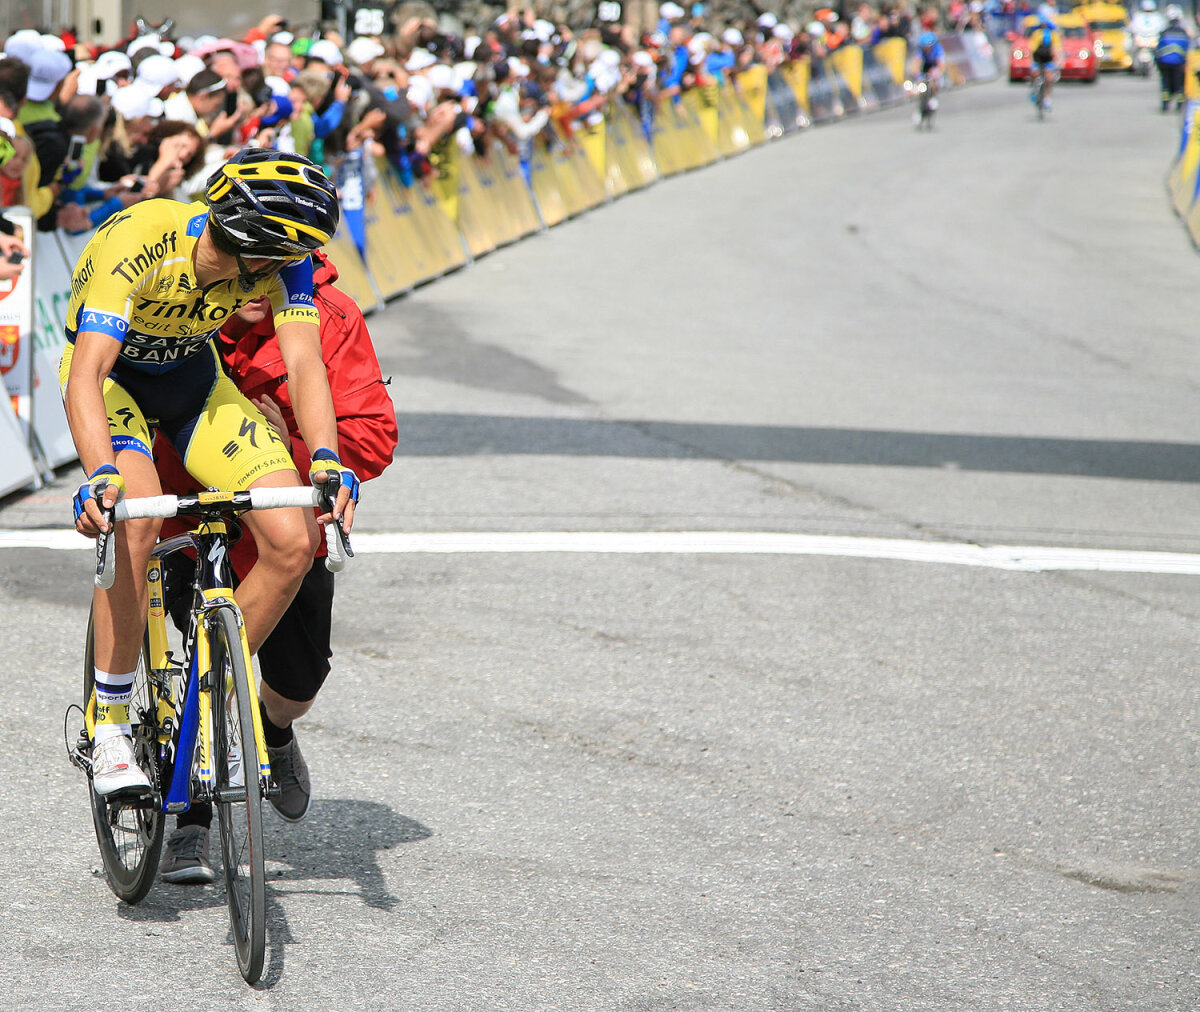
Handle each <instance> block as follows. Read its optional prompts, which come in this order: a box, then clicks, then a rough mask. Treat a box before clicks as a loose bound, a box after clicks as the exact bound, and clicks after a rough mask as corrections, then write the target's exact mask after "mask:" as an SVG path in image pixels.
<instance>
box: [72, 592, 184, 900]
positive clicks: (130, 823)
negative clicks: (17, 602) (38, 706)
mask: <svg viewBox="0 0 1200 1012" xmlns="http://www.w3.org/2000/svg"><path fill="white" fill-rule="evenodd" d="M149 656H150V655H149V647H148V645H147V644H146V643H145V641H143V643H142V653H141V656H140V657H139V658H138V667H137V673H136V674H135V675H134V679H133V699H132V701H131V702H130V704H129V718H130V725H131V727H132V729H133V750H134V754H135V755H136V756H137V758H138V765H140V766H141V767H142V769H143V770H145V771H146V775H147V776H148V777H149V778H150V786H151V788H152V789H153V793H154V803H152V804H146V805H145V806H144V807H127V806H120V805H117V806H110V805H109V803H108V802H107V801H106V800H105V799H104V798H102V797H101V796H100V795H99V794H97V793H96V792H95V791H94V790H92V782H91V779H90V778H89V779H88V795H89V796H90V798H91V808H92V824H93V825H94V826H95V829H96V842H97V843H98V844H99V846H100V860H101V862H102V863H103V864H104V877H105V879H107V881H108V885H109V888H110V889H112V891H113V892H114V893H116V895H117V896H119V897H120V898H121V899H123V900H124V901H125V902H126V903H137V902H139V901H140V900H142V899H144V898H145V896H146V893H148V892H149V891H150V887H151V886H152V885H153V884H154V875H155V873H156V872H157V871H158V859H159V855H160V854H161V852H162V842H163V826H164V824H165V819H164V817H163V813H162V810H161V807H160V805H159V803H158V798H159V797H160V783H159V770H158V765H157V763H156V761H155V751H156V750H155V741H156V738H157V726H156V723H155V721H156V719H157V710H158V704H157V701H156V700H155V698H154V692H153V691H152V689H151V686H150V679H149V678H148V677H147V671H148V670H149ZM95 685H96V668H95V657H94V631H93V625H92V616H91V615H88V627H87V639H86V641H85V645H84V651H83V706H84V710H85V711H86V710H87V708H88V705H89V703H90V701H91V698H92V692H93V690H94V688H95Z"/></svg>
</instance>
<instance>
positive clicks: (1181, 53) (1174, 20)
mask: <svg viewBox="0 0 1200 1012" xmlns="http://www.w3.org/2000/svg"><path fill="white" fill-rule="evenodd" d="M1191 45H1192V40H1191V38H1190V36H1189V35H1188V33H1187V29H1186V28H1184V27H1183V11H1182V10H1181V9H1180V8H1179V7H1178V6H1177V5H1176V4H1171V6H1169V7H1168V8H1167V27H1166V28H1164V29H1163V30H1162V33H1161V34H1160V35H1159V36H1158V46H1157V47H1155V50H1154V62H1155V64H1156V65H1157V66H1158V76H1159V79H1160V80H1161V81H1162V111H1163V112H1166V111H1167V110H1168V109H1170V108H1171V103H1172V102H1174V103H1175V108H1176V109H1182V108H1183V86H1184V75H1185V74H1186V72H1187V58H1188V50H1189V49H1190V48H1191Z"/></svg>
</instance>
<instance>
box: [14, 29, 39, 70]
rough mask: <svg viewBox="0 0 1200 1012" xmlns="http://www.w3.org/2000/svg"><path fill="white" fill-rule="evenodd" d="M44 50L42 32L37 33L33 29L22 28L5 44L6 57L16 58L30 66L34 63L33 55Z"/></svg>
mask: <svg viewBox="0 0 1200 1012" xmlns="http://www.w3.org/2000/svg"><path fill="white" fill-rule="evenodd" d="M44 48H45V45H44V43H43V42H42V33H41V32H35V31H34V30H33V29H32V28H22V29H21V30H20V31H19V32H13V33H12V35H10V36H9V37H8V41H7V42H5V43H4V55H5V56H15V57H16V58H17V59H18V60H20V61H21V62H22V63H24V64H26V65H28V64H30V63H32V62H33V54H34V53H38V52H41V51H42V49H44Z"/></svg>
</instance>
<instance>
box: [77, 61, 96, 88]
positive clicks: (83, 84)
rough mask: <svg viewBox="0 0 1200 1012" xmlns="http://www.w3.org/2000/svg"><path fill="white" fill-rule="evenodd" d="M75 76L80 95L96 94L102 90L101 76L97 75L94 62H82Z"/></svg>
mask: <svg viewBox="0 0 1200 1012" xmlns="http://www.w3.org/2000/svg"><path fill="white" fill-rule="evenodd" d="M78 66H79V75H78V76H77V77H76V78H75V91H76V92H78V93H79V94H80V95H95V94H98V93H99V92H100V78H99V77H97V76H96V65H95V64H94V63H81V64H79V65H78Z"/></svg>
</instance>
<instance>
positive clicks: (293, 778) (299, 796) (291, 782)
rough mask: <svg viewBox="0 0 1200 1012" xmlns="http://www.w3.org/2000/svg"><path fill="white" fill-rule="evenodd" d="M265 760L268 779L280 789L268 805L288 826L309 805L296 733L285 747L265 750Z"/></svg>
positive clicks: (308, 784)
mask: <svg viewBox="0 0 1200 1012" xmlns="http://www.w3.org/2000/svg"><path fill="white" fill-rule="evenodd" d="M267 758H268V759H270V760H271V776H272V777H274V778H275V783H277V784H278V785H279V793H278V794H277V795H275V797H273V798H271V799H270V801H271V804H272V805H274V806H275V811H277V812H278V813H279V814H280V816H281V817H282V818H284V819H286V820H287V821H288V822H299V821H300V820H301V819H303V818H304V816H306V815H307V814H308V806H309V805H310V804H311V803H312V780H310V779H309V776H308V763H306V762H305V761H304V756H303V755H302V754H301V753H300V745H299V743H298V742H297V741H296V735H295V733H294V732H293V734H292V740H291V741H290V742H288V743H287V744H286V745H283V746H281V747H279V748H268V749H267Z"/></svg>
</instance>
